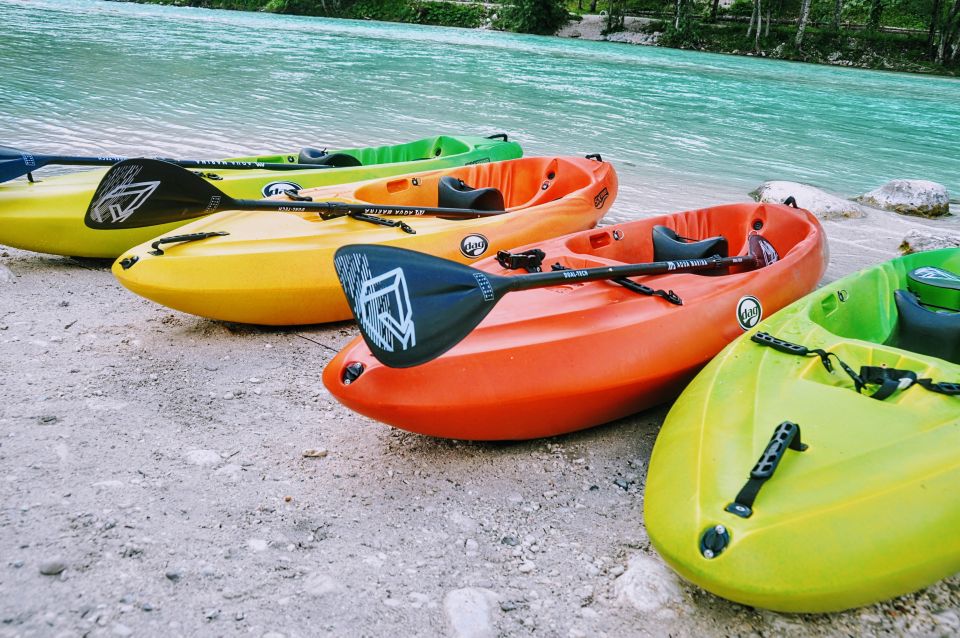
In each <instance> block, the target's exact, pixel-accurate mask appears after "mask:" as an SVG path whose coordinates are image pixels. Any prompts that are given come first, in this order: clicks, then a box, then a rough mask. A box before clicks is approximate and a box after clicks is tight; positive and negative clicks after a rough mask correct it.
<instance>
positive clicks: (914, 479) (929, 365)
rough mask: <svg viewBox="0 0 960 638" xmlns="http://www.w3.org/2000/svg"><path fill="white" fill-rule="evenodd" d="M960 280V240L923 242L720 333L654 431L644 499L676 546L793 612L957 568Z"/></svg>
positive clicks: (709, 578) (658, 538) (711, 573)
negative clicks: (731, 334) (926, 248)
mask: <svg viewBox="0 0 960 638" xmlns="http://www.w3.org/2000/svg"><path fill="white" fill-rule="evenodd" d="M933 284H935V285H933ZM935 288H937V289H938V290H937V289H935ZM958 290H960V250H957V249H948V250H940V251H932V252H923V253H917V254H913V255H908V256H906V257H901V258H899V259H895V260H893V261H890V262H886V263H884V264H878V265H877V266H875V267H873V268H869V269H867V270H864V271H861V272H858V273H855V274H852V275H850V276H848V277H845V278H843V279H841V280H839V281H836V282H833V283H832V284H830V285H829V286H826V287H824V288H821V289H819V290H817V291H815V292H813V293H811V294H810V295H808V296H806V297H804V298H803V299H801V300H800V301H797V302H796V303H794V304H793V305H791V306H788V307H787V308H785V309H784V310H781V311H780V312H778V313H776V314H775V315H773V316H772V317H770V318H769V319H767V320H765V321H763V322H761V323H760V324H759V325H757V326H756V327H755V328H754V329H751V330H750V331H749V332H748V333H747V334H745V335H744V336H743V337H740V338H739V339H737V340H736V341H734V342H733V343H731V344H730V345H729V346H728V347H727V348H726V349H725V350H723V351H722V352H721V353H720V354H719V355H718V356H717V357H716V358H715V359H714V360H713V361H712V362H711V363H710V364H709V365H708V366H707V367H706V368H704V370H703V371H702V372H701V373H700V375H699V376H697V377H696V378H695V379H694V380H693V382H692V383H691V384H690V385H689V386H688V387H687V389H686V390H685V391H684V393H683V394H682V395H681V396H680V398H679V399H678V400H677V402H676V403H675V404H674V406H673V409H672V410H671V411H670V414H669V415H668V416H667V419H666V422H665V423H664V424H663V427H662V428H661V430H660V434H659V436H658V437H657V441H656V444H655V445H654V448H653V455H652V457H651V459H650V468H649V472H648V474H647V483H646V492H645V494H644V515H645V519H646V525H647V531H648V532H649V534H650V540H651V541H652V543H653V545H654V547H655V548H656V549H657V551H658V552H659V553H660V555H661V556H663V558H664V560H666V561H667V563H669V564H670V566H671V567H673V568H674V569H675V570H676V571H677V572H679V573H680V574H681V575H682V576H683V577H684V578H686V579H687V580H690V581H692V582H694V583H696V584H697V585H699V586H701V587H703V588H704V589H707V590H708V591H711V592H713V593H714V594H717V595H718V596H723V597H725V598H729V599H730V600H734V601H736V602H739V603H742V604H744V605H750V606H753V607H764V608H767V609H773V610H776V611H785V612H830V611H840V610H843V609H848V608H851V607H857V606H859V605H866V604H870V603H873V602H876V601H879V600H883V599H886V598H891V597H893V596H898V595H901V594H906V593H909V592H912V591H916V590H917V589H920V588H922V587H925V586H927V585H929V584H931V583H933V582H935V581H936V580H938V579H940V578H944V577H947V576H950V575H951V574H954V573H956V572H957V571H960V534H958V533H957V530H958V529H960V499H958V497H957V488H958V487H960V396H958V395H960V313H958V312H957V311H958V310H960V300H958V292H957V291H958ZM947 308H949V309H950V310H949V311H947V310H946V309H947ZM841 362H842V364H841ZM828 364H829V368H828ZM843 364H845V366H846V367H845V366H844V365H843ZM758 459H759V461H758Z"/></svg>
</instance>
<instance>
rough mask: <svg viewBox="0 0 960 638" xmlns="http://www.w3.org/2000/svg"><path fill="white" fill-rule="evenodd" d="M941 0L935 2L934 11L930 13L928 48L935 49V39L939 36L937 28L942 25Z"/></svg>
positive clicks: (934, 0)
mask: <svg viewBox="0 0 960 638" xmlns="http://www.w3.org/2000/svg"><path fill="white" fill-rule="evenodd" d="M941 6H942V5H941V2H940V0H933V10H932V11H931V12H930V32H929V33H927V48H928V49H933V38H934V36H936V35H937V26H938V25H939V24H940V7H941Z"/></svg>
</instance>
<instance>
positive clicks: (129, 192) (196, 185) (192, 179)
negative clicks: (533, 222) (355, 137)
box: [83, 158, 504, 232]
mask: <svg viewBox="0 0 960 638" xmlns="http://www.w3.org/2000/svg"><path fill="white" fill-rule="evenodd" d="M303 199H304V200H308V199H309V198H303ZM224 210H268V211H281V212H293V213H302V212H306V211H316V212H318V213H319V214H320V217H322V218H323V219H333V218H334V217H343V216H344V215H357V216H360V217H361V218H362V216H369V215H436V216H442V217H452V218H476V217H486V216H489V215H500V214H502V213H503V212H504V211H502V210H501V211H477V210H472V209H468V208H421V207H414V206H380V205H376V204H347V203H344V202H313V201H302V200H299V199H297V200H295V201H292V202H291V201H283V200H275V199H273V200H271V199H233V198H232V197H230V196H229V195H227V194H226V193H224V192H223V191H221V190H220V189H219V188H217V187H216V186H214V185H213V184H211V183H210V182H208V181H207V180H205V179H203V178H202V177H200V176H198V175H195V174H194V173H192V172H190V171H188V170H186V169H183V168H180V167H179V166H176V165H174V164H171V163H170V162H166V161H163V160H155V159H142V158H141V159H128V160H123V161H121V162H119V163H117V164H114V165H113V167H112V168H111V169H110V170H109V171H107V173H106V175H104V176H103V179H102V180H101V181H100V184H99V185H98V186H97V190H96V191H95V192H94V194H93V199H91V200H90V206H89V207H88V208H87V213H86V215H85V216H84V220H83V221H84V223H85V224H86V225H87V226H88V227H90V228H95V229H97V230H120V229H124V228H143V227H145V226H156V225H160V224H169V223H171V222H179V221H185V220H188V219H194V218H196V217H203V216H204V215H210V214H212V213H217V212H220V211H224ZM365 221H374V222H383V223H386V224H387V225H399V223H398V222H389V221H387V220H381V219H379V218H376V217H367V218H366V219H365ZM408 232H409V231H408Z"/></svg>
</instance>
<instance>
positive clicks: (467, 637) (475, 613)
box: [443, 587, 497, 638]
mask: <svg viewBox="0 0 960 638" xmlns="http://www.w3.org/2000/svg"><path fill="white" fill-rule="evenodd" d="M496 603H497V595H496V593H494V592H492V591H490V590H489V589H482V588H479V587H467V588H464V589H454V590H453V591H450V592H448V593H447V595H446V596H444V598H443V609H444V611H445V612H446V614H447V621H448V622H449V623H450V628H451V630H452V632H451V635H452V636H454V637H455V638H494V636H496V635H497V632H496V629H495V628H494V626H493V611H494V607H495V605H496Z"/></svg>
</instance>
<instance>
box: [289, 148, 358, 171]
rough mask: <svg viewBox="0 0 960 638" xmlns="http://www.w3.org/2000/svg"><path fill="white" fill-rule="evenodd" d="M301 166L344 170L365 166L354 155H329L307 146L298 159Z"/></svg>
mask: <svg viewBox="0 0 960 638" xmlns="http://www.w3.org/2000/svg"><path fill="white" fill-rule="evenodd" d="M297 162H298V163H300V164H314V165H316V166H333V167H334V168H344V167H347V166H363V164H362V163H361V162H360V160H358V159H357V158H356V157H354V156H353V155H347V154H346V153H328V152H326V151H322V150H320V149H318V148H310V147H309V146H305V147H304V148H303V149H301V150H300V156H299V157H298V158H297Z"/></svg>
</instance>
